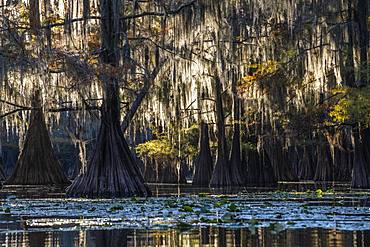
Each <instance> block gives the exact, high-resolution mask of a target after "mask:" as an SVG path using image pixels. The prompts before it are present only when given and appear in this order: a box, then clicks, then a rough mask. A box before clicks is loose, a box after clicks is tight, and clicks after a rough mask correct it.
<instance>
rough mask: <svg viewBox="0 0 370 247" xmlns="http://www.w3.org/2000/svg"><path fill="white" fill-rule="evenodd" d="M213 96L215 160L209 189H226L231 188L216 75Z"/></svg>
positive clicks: (220, 98) (218, 82) (220, 94)
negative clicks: (214, 105)
mask: <svg viewBox="0 0 370 247" xmlns="http://www.w3.org/2000/svg"><path fill="white" fill-rule="evenodd" d="M215 94H216V119H217V120H216V121H217V141H218V146H217V158H216V164H215V168H214V171H213V174H212V178H211V182H210V186H211V187H228V186H231V175H230V166H229V164H228V159H227V145H226V135H225V117H224V109H223V104H222V87H221V80H220V77H219V75H218V73H217V75H216V77H215Z"/></svg>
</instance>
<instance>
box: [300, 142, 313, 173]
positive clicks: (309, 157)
mask: <svg viewBox="0 0 370 247" xmlns="http://www.w3.org/2000/svg"><path fill="white" fill-rule="evenodd" d="M314 156H315V152H314V151H313V148H312V147H311V146H304V147H303V151H302V158H301V160H300V164H299V173H298V175H299V179H300V180H313V178H314V176H315V165H314V164H315V163H314V160H313V157H314Z"/></svg>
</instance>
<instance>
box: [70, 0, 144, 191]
mask: <svg viewBox="0 0 370 247" xmlns="http://www.w3.org/2000/svg"><path fill="white" fill-rule="evenodd" d="M100 8H101V16H102V18H101V35H102V52H101V54H100V60H101V62H102V64H103V65H104V66H106V67H107V68H111V69H112V71H115V70H116V69H118V65H119V61H120V56H119V41H120V33H121V30H120V26H121V25H120V21H121V20H120V16H121V14H120V13H121V11H122V10H121V8H122V6H121V1H120V0H101V1H100ZM101 79H102V82H103V85H104V98H103V106H102V118H101V125H100V130H99V134H98V138H97V144H96V147H95V152H94V154H93V156H92V158H91V160H90V161H89V163H88V165H87V171H86V173H84V174H81V175H79V176H78V177H77V178H76V179H75V180H74V181H73V183H72V185H71V186H70V187H69V188H68V190H67V194H68V195H69V196H73V197H81V196H86V197H91V198H96V197H129V196H148V195H150V191H149V188H148V187H147V186H146V185H145V184H144V179H143V176H142V174H141V172H140V170H139V167H138V164H137V162H136V158H135V157H134V155H133V154H132V153H131V151H130V149H129V147H128V144H127V143H126V141H125V138H124V136H123V133H122V131H121V129H120V107H119V87H118V79H117V78H116V77H115V75H114V73H106V74H104V75H102V76H101Z"/></svg>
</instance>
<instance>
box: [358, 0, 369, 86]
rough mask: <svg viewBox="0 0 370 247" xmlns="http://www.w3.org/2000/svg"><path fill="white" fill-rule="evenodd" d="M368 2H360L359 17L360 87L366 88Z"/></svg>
mask: <svg viewBox="0 0 370 247" xmlns="http://www.w3.org/2000/svg"><path fill="white" fill-rule="evenodd" d="M368 6H369V2H368V0H358V2H357V15H356V17H355V18H356V20H357V22H358V29H359V45H360V83H359V86H366V85H367V79H368V73H369V72H368V68H367V67H368V66H367V63H368V61H367V57H368V56H367V53H368V48H369V29H368V15H369V13H368Z"/></svg>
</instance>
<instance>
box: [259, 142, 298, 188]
mask: <svg viewBox="0 0 370 247" xmlns="http://www.w3.org/2000/svg"><path fill="white" fill-rule="evenodd" d="M265 147H266V151H267V154H268V156H269V159H270V160H271V163H272V166H273V168H274V173H275V177H276V179H277V180H278V181H298V176H297V174H296V173H294V170H293V167H292V166H291V163H289V162H288V160H289V159H288V157H287V153H286V151H284V148H283V145H282V144H281V142H280V141H279V140H273V141H271V142H267V143H266V144H265Z"/></svg>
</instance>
